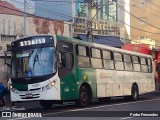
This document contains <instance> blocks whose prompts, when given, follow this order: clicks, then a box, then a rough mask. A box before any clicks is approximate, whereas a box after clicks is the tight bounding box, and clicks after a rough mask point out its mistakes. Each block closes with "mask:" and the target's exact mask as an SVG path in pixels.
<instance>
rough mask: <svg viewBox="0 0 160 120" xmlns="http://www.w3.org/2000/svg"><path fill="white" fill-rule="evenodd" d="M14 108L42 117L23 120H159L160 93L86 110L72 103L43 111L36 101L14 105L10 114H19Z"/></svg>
mask: <svg viewBox="0 0 160 120" xmlns="http://www.w3.org/2000/svg"><path fill="white" fill-rule="evenodd" d="M8 108H10V107H8ZM16 108H19V109H23V110H22V112H23V113H25V112H32V113H40V114H41V115H42V118H25V119H37V120H41V119H46V120H50V119H52V120H53V117H54V120H59V119H60V120H75V119H76V120H79V119H83V120H97V119H101V120H160V92H154V93H150V94H145V95H141V96H140V98H139V100H138V101H126V100H124V99H123V97H118V98H113V99H112V100H111V101H107V102H106V103H100V102H98V101H96V100H95V101H94V102H93V103H92V105H90V106H89V107H87V108H77V107H75V105H74V103H64V105H58V104H56V105H53V106H52V108H50V109H44V108H42V107H41V106H40V105H39V103H38V102H36V101H34V102H22V103H16V107H15V108H14V110H12V113H13V112H18V113H19V112H21V111H16V110H15V109H16ZM5 109H7V107H3V108H1V111H2V110H4V111H7V110H5ZM136 116H138V117H136ZM152 116H154V117H152ZM157 116H158V117H157ZM2 119H8V120H20V119H24V118H17V117H16V116H14V117H12V118H9V117H8V118H2Z"/></svg>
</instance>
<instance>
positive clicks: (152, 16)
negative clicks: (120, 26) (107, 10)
mask: <svg viewBox="0 0 160 120" xmlns="http://www.w3.org/2000/svg"><path fill="white" fill-rule="evenodd" d="M137 1H138V0H137ZM142 2H143V1H142V0H141V1H138V2H135V1H133V0H131V5H134V6H132V7H131V13H132V14H134V15H135V16H137V17H138V18H142V17H144V18H147V19H146V20H147V21H146V22H147V23H149V24H151V25H153V26H155V27H152V26H150V25H148V24H146V23H142V22H141V21H140V20H138V19H136V18H135V17H131V25H132V26H134V27H136V28H139V29H142V30H145V31H148V32H151V33H147V32H143V31H139V30H136V29H133V28H131V35H132V37H131V38H132V39H141V38H142V39H144V38H146V36H147V38H151V39H153V40H159V38H160V34H153V33H160V32H159V29H157V28H156V27H158V28H160V19H159V17H160V15H159V11H160V7H157V6H156V5H154V4H157V5H159V4H160V0H152V1H151V2H152V3H151V2H150V1H148V2H145V1H144V3H145V5H143V4H140V3H142ZM143 37H144V38H143Z"/></svg>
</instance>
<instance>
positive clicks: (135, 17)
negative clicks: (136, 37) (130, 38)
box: [117, 4, 160, 30]
mask: <svg viewBox="0 0 160 120" xmlns="http://www.w3.org/2000/svg"><path fill="white" fill-rule="evenodd" d="M117 5H118V6H119V8H120V9H122V10H123V11H125V12H126V13H128V14H129V15H131V16H133V17H135V18H136V19H138V20H140V21H142V22H144V23H146V24H148V25H150V26H152V27H154V28H157V29H159V30H160V28H159V27H156V26H154V25H152V24H150V23H148V22H146V21H144V20H142V19H140V18H138V17H137V16H135V15H134V14H133V13H131V12H129V11H127V10H126V9H125V8H123V7H122V6H120V5H119V4H117Z"/></svg>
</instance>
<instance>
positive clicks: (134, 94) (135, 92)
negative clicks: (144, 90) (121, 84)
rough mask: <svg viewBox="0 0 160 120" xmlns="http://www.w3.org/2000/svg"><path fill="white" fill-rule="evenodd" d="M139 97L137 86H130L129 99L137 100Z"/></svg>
mask: <svg viewBox="0 0 160 120" xmlns="http://www.w3.org/2000/svg"><path fill="white" fill-rule="evenodd" d="M138 98H139V91H138V87H137V86H136V85H133V86H132V90H131V100H134V101H135V100H137V99H138Z"/></svg>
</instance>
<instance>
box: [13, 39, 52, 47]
mask: <svg viewBox="0 0 160 120" xmlns="http://www.w3.org/2000/svg"><path fill="white" fill-rule="evenodd" d="M41 44H54V39H53V37H52V36H34V37H26V38H21V39H19V40H17V41H14V42H12V48H16V47H27V46H33V45H41Z"/></svg>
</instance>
